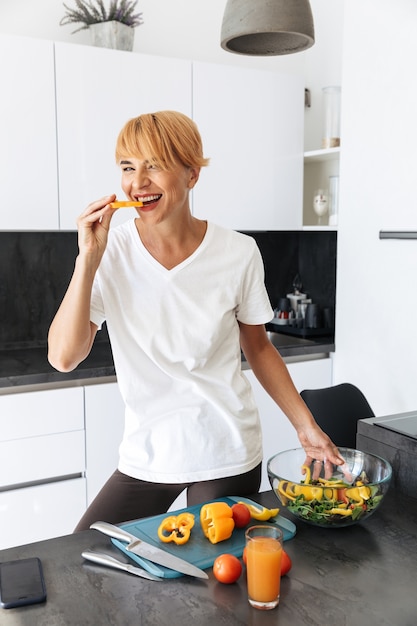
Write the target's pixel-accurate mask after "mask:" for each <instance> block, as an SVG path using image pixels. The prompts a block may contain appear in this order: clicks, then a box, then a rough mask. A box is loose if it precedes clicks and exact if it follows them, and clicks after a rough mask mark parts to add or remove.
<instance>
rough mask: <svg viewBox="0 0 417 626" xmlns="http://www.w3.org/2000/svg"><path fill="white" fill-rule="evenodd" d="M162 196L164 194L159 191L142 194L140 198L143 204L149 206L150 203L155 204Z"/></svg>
mask: <svg viewBox="0 0 417 626" xmlns="http://www.w3.org/2000/svg"><path fill="white" fill-rule="evenodd" d="M160 198H162V194H161V193H158V194H154V195H152V196H142V197H141V198H138V200H139V199H140V201H141V202H142V206H147V205H148V204H153V203H154V202H158V200H160Z"/></svg>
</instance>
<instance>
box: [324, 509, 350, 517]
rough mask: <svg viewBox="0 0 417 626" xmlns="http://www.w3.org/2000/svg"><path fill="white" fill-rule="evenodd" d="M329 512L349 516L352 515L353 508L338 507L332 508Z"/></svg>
mask: <svg viewBox="0 0 417 626" xmlns="http://www.w3.org/2000/svg"><path fill="white" fill-rule="evenodd" d="M329 513H330V514H331V515H344V516H345V517H349V515H352V509H342V508H339V507H338V508H334V509H330V511H329Z"/></svg>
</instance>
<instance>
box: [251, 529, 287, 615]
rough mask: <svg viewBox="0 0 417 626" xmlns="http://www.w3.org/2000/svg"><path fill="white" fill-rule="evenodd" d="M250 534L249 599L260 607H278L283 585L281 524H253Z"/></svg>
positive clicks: (256, 606) (252, 603)
mask: <svg viewBox="0 0 417 626" xmlns="http://www.w3.org/2000/svg"><path fill="white" fill-rule="evenodd" d="M245 537H246V572H247V580H248V600H249V603H250V604H251V605H252V606H253V607H255V608H256V609H274V608H275V607H276V606H278V604H279V594H280V586H281V557H282V542H283V536H282V531H281V530H280V529H279V528H278V527H277V526H271V525H266V524H265V525H259V526H251V527H250V528H248V529H247V531H246V533H245Z"/></svg>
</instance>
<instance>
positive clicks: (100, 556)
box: [81, 550, 163, 580]
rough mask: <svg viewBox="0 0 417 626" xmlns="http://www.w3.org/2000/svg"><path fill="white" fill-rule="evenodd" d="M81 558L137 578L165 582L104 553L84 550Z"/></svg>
mask: <svg viewBox="0 0 417 626" xmlns="http://www.w3.org/2000/svg"><path fill="white" fill-rule="evenodd" d="M81 556H82V557H83V558H84V559H87V560H88V561H92V562H93V563H98V564H99V565H105V566H107V567H113V568H115V569H120V570H122V571H124V572H128V573H129V574H134V575H135V576H141V577H142V578H148V579H149V580H163V579H162V578H160V577H159V576H155V575H154V574H151V573H150V572H147V571H146V570H144V569H142V568H140V567H135V566H134V565H130V564H129V563H123V562H122V561H118V560H117V559H115V558H114V557H112V556H110V555H109V554H104V553H102V552H92V551H91V550H84V552H82V553H81Z"/></svg>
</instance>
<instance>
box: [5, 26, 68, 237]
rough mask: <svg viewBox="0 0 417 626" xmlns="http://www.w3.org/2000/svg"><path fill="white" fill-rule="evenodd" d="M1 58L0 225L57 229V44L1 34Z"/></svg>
mask: <svg viewBox="0 0 417 626" xmlns="http://www.w3.org/2000/svg"><path fill="white" fill-rule="evenodd" d="M0 58H1V59H2V62H1V64H0V82H1V98H0V142H1V150H0V172H1V175H0V194H1V202H2V209H1V212H0V229H2V230H50V229H56V228H58V187H57V176H56V172H57V160H56V159H57V157H56V119H55V83H54V56H53V44H52V43H51V42H48V41H42V40H38V39H29V38H28V39H26V38H24V37H14V36H8V35H3V34H2V35H0Z"/></svg>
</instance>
